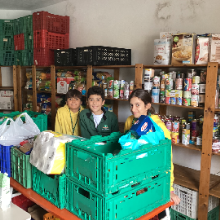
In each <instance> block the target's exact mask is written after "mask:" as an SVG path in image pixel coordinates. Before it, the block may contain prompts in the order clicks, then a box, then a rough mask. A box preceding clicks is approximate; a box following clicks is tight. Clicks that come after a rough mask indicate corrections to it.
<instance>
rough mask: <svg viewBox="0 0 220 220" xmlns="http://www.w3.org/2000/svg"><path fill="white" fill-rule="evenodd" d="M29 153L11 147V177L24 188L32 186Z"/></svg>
mask: <svg viewBox="0 0 220 220" xmlns="http://www.w3.org/2000/svg"><path fill="white" fill-rule="evenodd" d="M29 159H30V155H26V154H24V153H23V152H21V151H20V150H18V149H17V147H13V148H11V177H12V178H13V179H15V180H16V181H17V182H18V183H20V184H21V185H22V186H23V187H25V188H27V189H28V188H31V187H32V168H31V167H32V166H31V164H30V162H29Z"/></svg>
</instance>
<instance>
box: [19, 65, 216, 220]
mask: <svg viewBox="0 0 220 220" xmlns="http://www.w3.org/2000/svg"><path fill="white" fill-rule="evenodd" d="M25 68H27V67H17V70H19V71H20V72H22V71H21V70H22V69H25ZM31 68H32V74H33V76H34V77H36V69H37V68H39V67H36V66H32V67H31ZM44 68H45V67H44ZM47 68H50V69H51V71H50V72H51V87H52V90H51V97H52V101H51V102H52V103H51V104H52V112H51V115H52V122H53V123H54V121H55V115H56V109H55V97H56V95H57V91H56V70H57V69H79V70H80V69H86V70H87V77H86V81H87V85H86V86H87V89H88V88H90V87H91V86H92V72H93V70H94V69H111V70H114V79H115V80H119V74H120V69H121V68H134V71H135V80H134V81H135V83H134V84H135V85H134V86H135V89H137V88H142V79H143V71H144V69H146V68H153V69H161V70H169V69H172V68H175V69H176V68H207V79H206V100H205V107H192V106H179V105H168V104H161V103H157V104H156V103H154V104H155V105H159V114H161V115H166V112H167V106H171V107H174V108H184V109H194V110H200V111H201V110H204V124H203V133H204V134H206V135H203V140H202V146H196V145H187V146H185V145H183V144H180V143H179V144H173V146H176V147H182V148H186V149H190V150H196V151H200V152H201V169H200V171H196V170H193V169H190V168H186V167H182V166H179V165H175V170H174V176H175V183H176V184H179V185H182V186H185V187H188V188H190V189H193V190H197V191H199V208H198V214H199V219H201V220H203V219H207V213H208V197H209V195H212V196H216V197H218V198H220V177H219V176H216V175H210V168H211V156H212V155H219V156H220V153H212V131H213V120H214V113H215V112H218V111H220V109H215V104H214V103H215V102H214V99H215V90H216V81H217V71H218V64H217V63H209V64H208V65H180V66H172V65H168V66H161V65H143V64H136V65H130V66H80V67H78V66H73V67H72V66H71V67H66V66H64V67H57V66H50V67H47ZM34 77H33V82H36V80H34V79H36V78H34ZM20 81H21V82H20V84H19V87H20V86H21V85H23V79H22V77H21V79H20ZM213 85H214V86H213ZM18 91H19V94H21V93H22V89H20V88H18ZM32 92H33V97H34V100H33V106H34V110H36V108H37V100H36V97H37V93H40V92H43V91H37V90H36V83H33V91H32ZM49 93H50V92H49ZM19 97H20V95H19ZM109 100H113V111H114V113H115V114H116V115H117V116H118V102H119V101H127V100H124V99H109ZM20 107H21V105H20V102H19V108H20ZM122 126H123V125H122ZM122 126H121V127H122ZM52 129H53V128H52ZM121 130H123V129H121Z"/></svg>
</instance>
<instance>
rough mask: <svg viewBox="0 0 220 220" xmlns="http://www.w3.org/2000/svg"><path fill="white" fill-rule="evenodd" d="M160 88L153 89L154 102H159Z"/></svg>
mask: <svg viewBox="0 0 220 220" xmlns="http://www.w3.org/2000/svg"><path fill="white" fill-rule="evenodd" d="M159 94H160V90H159V89H152V102H153V103H159Z"/></svg>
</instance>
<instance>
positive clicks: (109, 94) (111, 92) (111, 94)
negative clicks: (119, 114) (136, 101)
mask: <svg viewBox="0 0 220 220" xmlns="http://www.w3.org/2000/svg"><path fill="white" fill-rule="evenodd" d="M108 97H109V98H110V99H113V89H108Z"/></svg>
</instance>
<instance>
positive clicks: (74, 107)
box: [66, 97, 81, 112]
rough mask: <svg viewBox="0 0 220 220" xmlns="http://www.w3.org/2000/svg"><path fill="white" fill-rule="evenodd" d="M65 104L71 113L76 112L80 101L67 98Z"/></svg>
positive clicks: (75, 98)
mask: <svg viewBox="0 0 220 220" xmlns="http://www.w3.org/2000/svg"><path fill="white" fill-rule="evenodd" d="M66 104H67V105H68V107H69V109H70V110H71V111H73V112H78V111H79V107H80V105H81V100H80V99H79V98H77V97H72V98H68V99H67V101H66Z"/></svg>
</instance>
